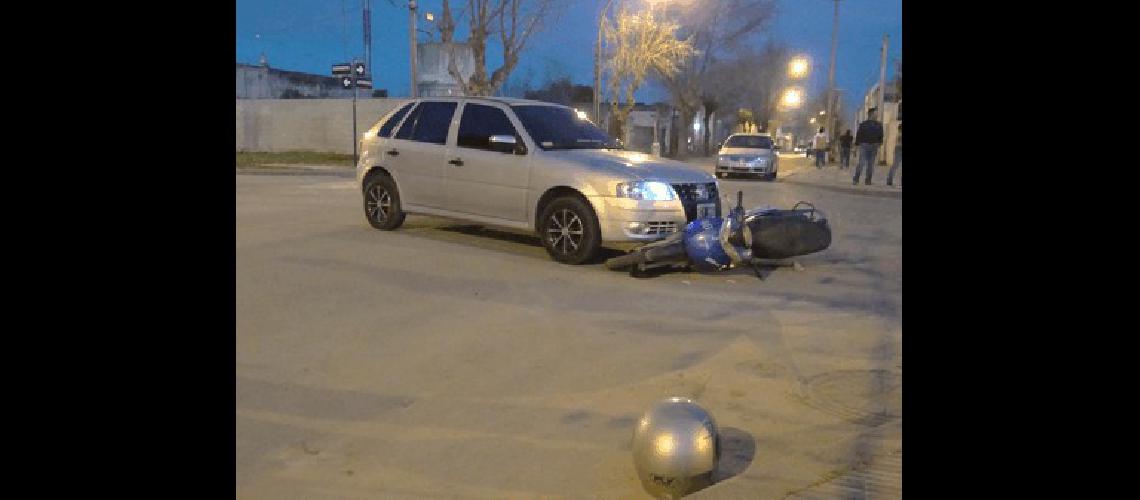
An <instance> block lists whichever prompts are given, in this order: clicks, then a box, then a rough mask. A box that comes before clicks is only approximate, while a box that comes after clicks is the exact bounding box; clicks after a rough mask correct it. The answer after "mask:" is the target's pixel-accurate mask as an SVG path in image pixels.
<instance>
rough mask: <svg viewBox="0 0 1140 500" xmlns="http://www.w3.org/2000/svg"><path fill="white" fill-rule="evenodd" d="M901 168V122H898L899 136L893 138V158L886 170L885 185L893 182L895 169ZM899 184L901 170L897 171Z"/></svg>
mask: <svg viewBox="0 0 1140 500" xmlns="http://www.w3.org/2000/svg"><path fill="white" fill-rule="evenodd" d="M900 168H902V124H901V123H900V124H899V137H898V139H895V160H894V162H892V163H891V170H890V172H887V185H888V186H891V185H894V183H895V171H897V170H899V169H900ZM899 184H902V172H899Z"/></svg>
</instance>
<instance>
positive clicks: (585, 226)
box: [538, 196, 602, 265]
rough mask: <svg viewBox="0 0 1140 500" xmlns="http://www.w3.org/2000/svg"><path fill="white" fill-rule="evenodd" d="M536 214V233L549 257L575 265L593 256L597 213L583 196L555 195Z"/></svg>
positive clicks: (596, 247) (599, 240) (599, 243)
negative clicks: (539, 214) (537, 214)
mask: <svg viewBox="0 0 1140 500" xmlns="http://www.w3.org/2000/svg"><path fill="white" fill-rule="evenodd" d="M540 217H541V218H540V219H539V223H538V235H539V238H541V239H542V246H543V247H544V248H546V253H548V254H550V257H551V258H552V259H554V260H556V261H558V262H561V263H563V264H571V265H578V264H583V263H586V262H589V261H591V260H593V259H594V258H595V257H597V255H598V250H599V249H601V246H602V233H601V228H600V227H599V225H598V217H597V215H596V214H594V209H593V208H591V207H590V204H589V203H588V202H587V201H586V200H584V199H582V198H580V197H577V196H563V197H561V198H556V199H555V200H554V201H552V202H550V203H549V204H547V205H546V207H545V208H544V209H543V210H542V215H541V216H540ZM575 233H576V234H575Z"/></svg>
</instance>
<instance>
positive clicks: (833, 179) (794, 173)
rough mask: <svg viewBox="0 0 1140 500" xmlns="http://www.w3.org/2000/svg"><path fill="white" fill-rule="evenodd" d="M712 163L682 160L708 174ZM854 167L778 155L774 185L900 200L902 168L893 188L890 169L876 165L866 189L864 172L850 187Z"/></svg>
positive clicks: (710, 158)
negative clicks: (816, 165)
mask: <svg viewBox="0 0 1140 500" xmlns="http://www.w3.org/2000/svg"><path fill="white" fill-rule="evenodd" d="M715 162H716V157H715V156H708V157H701V156H697V157H692V158H688V159H686V160H685V163H688V164H690V165H694V166H697V167H701V168H702V169H704V170H705V171H707V172H710V173H711V172H713V171H714V165H715ZM855 166H856V165H855V162H854V158H852V162H851V168H848V169H844V170H840V169H839V165H838V164H831V165H827V166H825V167H823V168H821V169H817V168H815V158H807V157H806V156H804V155H803V154H781V155H780V163H779V170H778V171H777V174H776V175H777V177H776V180H777V182H786V183H789V184H802V185H807V186H815V187H822V188H827V189H831V190H835V191H841V192H845V193H851V194H862V195H869V196H880V197H888V198H901V197H902V185H901V183H900V182H899V177H898V176H899V173H901V169H900V171H899V172H896V173H895V175H896V178H895V185H894V186H887V185H886V184H887V172H889V171H890V169H891V167H890V165H876V166H875V172H874V175H873V176H872V178H871V182H872V184H871V185H870V186H868V185H865V184H863V181H864V180H865V179H866V176H867V173H866V172H863V176H862V177H860V179H859V184H857V185H853V184H852V183H851V178H852V177H853V176H854V175H855Z"/></svg>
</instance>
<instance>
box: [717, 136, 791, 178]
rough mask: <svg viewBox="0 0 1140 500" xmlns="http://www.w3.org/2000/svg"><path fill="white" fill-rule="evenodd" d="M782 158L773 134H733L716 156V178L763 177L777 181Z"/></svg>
mask: <svg viewBox="0 0 1140 500" xmlns="http://www.w3.org/2000/svg"><path fill="white" fill-rule="evenodd" d="M779 161H780V157H779V155H777V154H776V147H775V145H774V144H773V143H772V136H771V134H732V135H730V136H728V139H726V140H725V141H724V145H723V146H722V147H721V148H720V151H718V152H717V155H716V176H717V178H722V177H725V176H727V175H730V174H748V175H762V176H764V177H765V178H767V179H768V180H770V181H774V180H776V173H777V172H778V169H779V165H778V164H779Z"/></svg>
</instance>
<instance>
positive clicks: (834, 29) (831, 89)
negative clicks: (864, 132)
mask: <svg viewBox="0 0 1140 500" xmlns="http://www.w3.org/2000/svg"><path fill="white" fill-rule="evenodd" d="M838 44H839V0H835V16H834V17H833V19H832V22H831V64H830V65H829V66H828V69H827V114H828V116H827V129H828V132H829V135H830V137H831V140H829V141H828V149H829V150H830V152H831V154H832V157H834V154H835V146H836V145H835V142H836V141H835V138H836V137H838V136H837V135H836V131H835V127H836V125H837V120H836V119H835V49H836V47H837V46H838Z"/></svg>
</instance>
